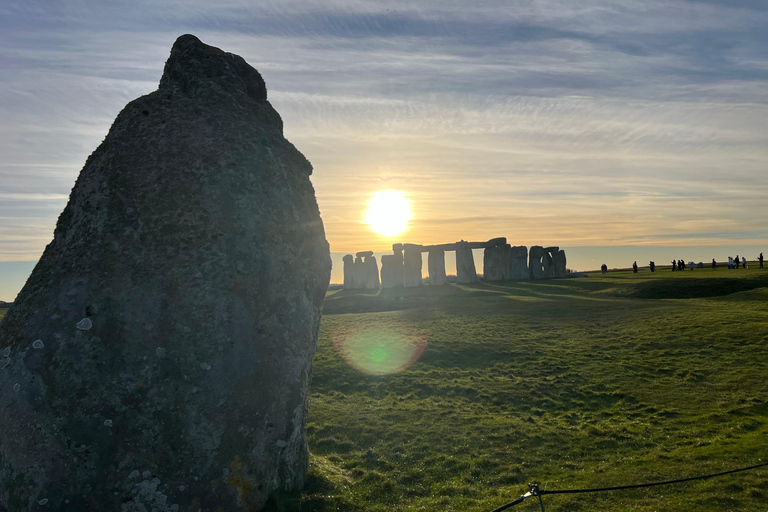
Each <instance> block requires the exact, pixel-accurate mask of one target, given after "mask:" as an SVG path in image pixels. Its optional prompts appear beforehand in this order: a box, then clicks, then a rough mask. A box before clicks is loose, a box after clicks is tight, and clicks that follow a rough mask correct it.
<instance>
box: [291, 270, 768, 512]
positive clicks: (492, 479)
mask: <svg viewBox="0 0 768 512" xmlns="http://www.w3.org/2000/svg"><path fill="white" fill-rule="evenodd" d="M766 301H768V271H763V270H760V269H756V268H750V269H748V270H738V271H737V270H725V269H718V270H717V271H712V270H710V269H697V270H694V271H692V272H691V271H685V272H675V273H672V272H670V271H669V270H662V271H659V272H657V273H655V274H651V273H649V272H648V271H647V270H646V271H641V273H639V274H632V272H631V271H630V272H612V273H609V274H607V275H605V276H602V275H600V274H599V273H598V274H592V275H590V277H588V278H581V279H565V280H548V281H539V282H527V281H526V282H510V283H491V284H482V283H480V284H477V285H474V286H455V285H452V286H447V287H436V288H429V287H422V288H419V289H407V290H400V291H393V290H385V291H382V292H380V293H379V294H376V295H374V294H366V293H364V292H351V291H338V292H331V293H329V295H328V297H327V299H326V306H325V313H324V316H323V320H322V326H321V330H320V339H319V344H318V352H317V355H316V357H315V361H314V370H313V372H314V376H313V381H312V393H311V397H310V415H309V422H308V437H309V446H310V451H311V454H312V455H311V462H310V481H309V484H308V487H307V491H306V492H305V494H304V496H303V498H302V499H303V503H302V510H341V511H344V510H360V511H362V510H366V511H392V510H402V511H417V510H418V511H448V510H456V511H490V510H492V509H494V508H496V507H498V506H501V505H502V504H504V503H506V502H508V501H511V500H513V499H515V498H516V497H518V496H519V495H520V494H522V493H523V492H525V491H526V490H527V485H526V484H527V483H528V482H540V483H541V484H542V486H543V485H545V483H546V485H547V486H548V489H550V490H557V489H571V488H583V487H602V486H615V485H624V484H634V483H641V482H647V481H659V480H666V479H674V478H681V477H688V476H694V475H700V474H706V473H715V472H720V471H725V470H728V469H731V468H737V467H741V466H748V465H753V464H758V463H761V462H765V461H768V378H767V377H768V308H767V307H766V304H767V302H766ZM389 372H393V373H389ZM766 503H768V468H763V469H759V470H754V471H750V472H744V473H739V474H737V475H730V476H725V477H720V478H715V479H711V480H706V481H699V482H692V483H685V484H676V485H672V486H664V487H656V488H651V489H646V490H631V491H613V492H608V493H601V494H585V495H549V496H545V497H544V504H545V506H546V510H547V511H566V510H567V511H579V510H584V511H586V510H589V511H673V510H675V511H682V510H691V511H693V510H696V511H707V510H712V511H719V512H722V511H729V510H732V511H737V510H738V511H746V510H749V511H757V510H766ZM511 510H529V511H530V510H540V507H539V504H538V502H536V501H534V500H529V501H528V502H525V503H523V504H521V505H517V506H516V507H514V508H513V509H511Z"/></svg>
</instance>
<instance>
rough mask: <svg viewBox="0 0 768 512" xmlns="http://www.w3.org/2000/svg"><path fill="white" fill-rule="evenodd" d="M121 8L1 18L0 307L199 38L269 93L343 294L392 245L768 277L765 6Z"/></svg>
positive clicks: (4, 11) (3, 9)
mask: <svg viewBox="0 0 768 512" xmlns="http://www.w3.org/2000/svg"><path fill="white" fill-rule="evenodd" d="M116 4H117V3H115V2H104V1H101V2H98V1H91V0H83V1H78V0H73V1H38V0H24V1H20V0H4V1H3V2H0V155H2V158H0V300H6V301H7V300H12V299H13V298H14V297H15V294H16V293H17V292H18V290H19V288H20V287H21V284H23V281H24V280H25V279H26V275H28V273H29V271H30V270H31V268H32V266H33V265H34V262H35V261H36V260H37V259H38V258H39V257H40V255H41V253H42V251H43V249H44V247H45V245H46V244H47V243H48V242H49V241H50V240H51V238H52V233H53V228H54V225H55V222H56V219H57V218H58V215H59V213H60V212H61V211H62V209H63V208H64V206H65V204H66V201H67V198H68V195H69V191H70V190H71V188H72V186H73V185H74V182H75V180H76V178H77V175H78V173H79V171H80V169H81V168H82V166H83V164H84V162H85V159H86V158H87V156H88V155H89V154H90V153H91V152H92V151H94V150H95V149H96V147H97V146H98V144H99V143H100V142H101V141H102V140H103V138H104V136H105V135H106V133H107V131H108V130H109V127H110V126H111V123H112V121H113V120H114V118H115V116H116V115H117V114H118V112H119V111H120V110H121V109H122V107H123V106H124V105H125V104H126V103H128V102H129V101H131V100H133V99H135V98H136V97H138V96H141V95H144V94H147V93H149V92H151V91H153V90H155V89H156V88H157V83H158V81H159V79H160V75H161V73H162V68H163V64H164V62H165V60H166V59H167V58H168V54H169V51H170V48H171V45H172V44H173V42H174V40H175V39H176V38H177V37H178V36H179V35H181V34H184V33H193V34H195V35H196V36H198V37H199V38H200V39H201V40H202V41H203V42H205V43H207V44H211V45H214V46H218V47H220V48H222V49H224V50H225V51H229V52H232V53H236V54H239V55H241V56H242V57H243V58H245V59H246V61H248V62H249V63H250V64H252V65H253V66H254V67H255V68H256V69H258V70H259V72H260V73H261V74H262V76H263V77H264V79H265V81H266V84H267V88H268V91H269V92H268V95H269V96H268V97H269V101H270V102H271V103H272V105H273V106H274V107H275V108H276V109H277V111H278V112H279V113H280V115H281V116H282V118H283V121H284V125H285V135H286V137H287V138H288V139H289V140H290V141H291V142H293V143H294V144H295V145H296V147H297V148H298V149H299V150H300V151H301V152H302V153H304V155H305V156H307V158H308V159H309V160H310V162H312V164H313V166H314V174H313V176H312V182H313V184H314V186H315V190H316V193H317V199H318V204H319V206H320V211H321V214H322V217H323V221H324V224H325V229H326V235H327V238H328V241H329V242H330V245H331V251H332V252H333V254H334V275H333V276H332V279H331V280H332V282H340V277H339V276H340V272H341V265H340V261H341V260H340V258H341V256H342V255H343V254H344V253H347V252H352V253H354V252H357V251H363V250H373V251H376V252H377V254H380V253H384V252H385V251H386V250H388V248H390V247H391V244H392V243H393V242H411V243H422V244H432V243H447V242H454V241H457V240H461V239H464V240H473V241H474V240H487V239H490V238H493V237H498V236H505V237H507V239H508V241H509V243H511V244H513V245H526V246H529V247H530V246H531V245H543V246H549V245H558V246H560V247H561V248H564V249H565V250H566V253H567V254H569V267H571V268H574V269H578V270H586V269H594V268H598V267H599V265H600V264H601V263H603V262H605V263H607V264H608V265H609V267H614V266H617V267H622V266H623V267H627V266H629V265H631V263H632V260H634V259H638V260H639V263H645V264H647V261H644V260H645V259H657V260H659V261H667V260H671V259H672V258H683V259H686V260H689V259H690V260H696V261H701V260H703V261H709V260H710V259H711V258H713V257H716V258H718V260H723V259H726V258H727V256H728V255H735V254H736V253H739V252H740V251H741V252H742V253H746V255H747V257H748V258H750V259H751V258H754V257H756V256H757V251H759V250H763V249H762V247H763V246H764V244H765V243H766V239H767V238H768V227H766V223H765V219H766V217H767V214H768V201H766V198H768V194H767V193H768V172H767V171H768V121H766V120H767V119H768V30H766V28H765V27H766V26H768V2H765V1H763V0H731V1H727V2H725V1H724V2H719V1H714V0H688V1H682V0H680V1H675V0H664V1H657V0H626V1H602V0H583V1H579V2H573V1H571V0H528V1H524V0H521V1H510V0H506V1H487V2H483V1H480V2H466V1H453V0H422V1H418V2H405V1H402V2H401V1H389V0H373V1H367V0H325V1H322V2H320V1H314V0H309V1H307V0H280V1H275V2H271V1H258V2H257V1H233V0H222V1H216V2H210V1H208V0H205V1H203V0H185V1H183V2H181V1H171V0H152V1H134V2H123V4H130V5H116ZM387 189H391V190H400V191H402V192H403V193H404V194H405V195H406V197H407V198H408V199H409V200H410V202H411V209H412V219H411V221H410V226H409V229H408V230H407V231H406V232H404V233H402V234H400V235H398V236H395V237H389V238H388V237H383V236H381V235H378V234H376V233H373V232H372V231H371V230H370V229H368V226H367V225H366V224H365V222H364V214H365V210H366V207H367V206H366V205H367V203H368V201H369V200H370V199H371V197H372V195H373V194H374V193H376V192H377V191H380V190H387ZM678 248H679V249H678ZM765 248H766V249H768V245H765ZM753 253H754V254H753ZM638 255H639V256H638ZM659 261H657V263H658V262H659ZM18 262H25V263H18ZM478 263H480V262H478ZM449 272H450V269H449Z"/></svg>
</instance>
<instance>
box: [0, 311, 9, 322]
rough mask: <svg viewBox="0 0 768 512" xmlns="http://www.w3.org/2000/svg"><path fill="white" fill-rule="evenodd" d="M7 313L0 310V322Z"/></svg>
mask: <svg viewBox="0 0 768 512" xmlns="http://www.w3.org/2000/svg"><path fill="white" fill-rule="evenodd" d="M7 311H8V310H7V309H0V320H2V319H3V317H4V316H5V313H6V312H7Z"/></svg>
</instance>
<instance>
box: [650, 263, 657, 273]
mask: <svg viewBox="0 0 768 512" xmlns="http://www.w3.org/2000/svg"><path fill="white" fill-rule="evenodd" d="M648 268H650V269H651V272H656V263H654V262H653V261H652V262H650V263H649V264H648Z"/></svg>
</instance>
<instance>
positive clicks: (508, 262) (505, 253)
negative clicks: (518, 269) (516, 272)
mask: <svg viewBox="0 0 768 512" xmlns="http://www.w3.org/2000/svg"><path fill="white" fill-rule="evenodd" d="M501 247H502V262H501V266H502V280H503V281H509V280H510V279H512V246H511V245H509V244H504V245H503V246H501Z"/></svg>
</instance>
